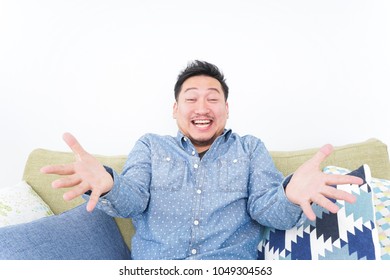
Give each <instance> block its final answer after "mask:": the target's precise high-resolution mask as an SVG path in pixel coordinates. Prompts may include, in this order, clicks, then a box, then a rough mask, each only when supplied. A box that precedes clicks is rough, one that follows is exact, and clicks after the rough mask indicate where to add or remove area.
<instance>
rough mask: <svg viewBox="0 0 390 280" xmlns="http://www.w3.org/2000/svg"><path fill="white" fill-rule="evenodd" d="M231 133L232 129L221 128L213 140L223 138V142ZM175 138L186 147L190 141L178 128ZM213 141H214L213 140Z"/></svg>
mask: <svg viewBox="0 0 390 280" xmlns="http://www.w3.org/2000/svg"><path fill="white" fill-rule="evenodd" d="M231 134H232V130H231V129H226V128H225V129H224V130H223V133H222V134H221V135H220V136H219V137H218V138H217V139H216V140H215V141H218V140H219V139H220V138H223V139H224V142H226V141H227V140H228V139H229V137H230V135H231ZM176 140H177V141H178V143H180V144H181V146H182V147H183V148H184V149H186V148H187V147H188V144H189V143H190V142H191V141H190V140H189V139H188V137H187V136H185V135H184V134H183V133H182V132H181V131H180V130H179V131H178V132H177V136H176ZM215 141H214V142H215Z"/></svg>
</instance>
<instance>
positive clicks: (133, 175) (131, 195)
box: [97, 138, 151, 218]
mask: <svg viewBox="0 0 390 280" xmlns="http://www.w3.org/2000/svg"><path fill="white" fill-rule="evenodd" d="M106 170H107V171H108V172H109V173H110V174H111V175H112V177H113V179H114V186H113V188H112V189H111V190H110V191H109V192H108V193H106V194H105V195H103V196H101V197H100V198H99V202H98V204H97V208H99V209H101V210H103V211H105V212H106V213H107V214H109V215H111V216H114V217H122V218H129V217H134V216H136V215H139V214H141V213H143V212H144V211H145V209H146V208H147V206H148V203H149V197H150V192H149V186H150V180H151V157H150V148H149V145H148V141H147V139H145V138H141V139H140V140H138V141H137V143H136V144H135V146H134V148H133V150H132V151H131V153H130V154H129V156H128V158H127V160H126V163H125V165H124V168H123V171H122V173H121V174H118V173H117V172H115V170H113V169H111V168H109V167H106Z"/></svg>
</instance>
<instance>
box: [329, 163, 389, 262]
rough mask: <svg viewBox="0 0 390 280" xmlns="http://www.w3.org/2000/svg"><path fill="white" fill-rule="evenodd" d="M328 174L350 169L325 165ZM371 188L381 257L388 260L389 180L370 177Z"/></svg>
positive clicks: (340, 172) (343, 172) (345, 172)
mask: <svg viewBox="0 0 390 280" xmlns="http://www.w3.org/2000/svg"><path fill="white" fill-rule="evenodd" d="M324 172H325V173H328V174H347V173H349V172H350V170H348V169H346V168H342V167H337V166H327V167H325V168H324ZM368 184H369V186H370V187H371V189H372V193H373V200H374V206H375V221H376V226H377V228H378V235H379V243H380V245H381V259H382V260H390V181H389V180H385V179H378V178H371V180H370V181H369V182H368Z"/></svg>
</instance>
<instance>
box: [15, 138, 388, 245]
mask: <svg viewBox="0 0 390 280" xmlns="http://www.w3.org/2000/svg"><path fill="white" fill-rule="evenodd" d="M316 151H318V148H313V149H306V150H299V151H271V155H272V157H273V159H274V161H275V164H276V166H277V167H278V168H279V170H280V171H281V172H283V174H284V175H288V174H290V173H292V172H294V171H295V170H296V169H297V167H298V166H300V165H301V164H302V163H303V162H305V161H306V160H307V159H309V158H310V157H311V156H312V155H313V154H314V153H315V152H316ZM97 158H98V159H99V160H100V161H101V162H102V163H103V164H104V165H107V166H110V167H112V168H113V169H115V170H116V171H117V172H120V171H121V168H122V166H123V165H124V162H125V160H126V156H125V155H120V156H102V155H97ZM73 160H74V157H73V154H72V153H71V152H60V151H51V150H47V149H36V150H34V151H32V152H31V154H30V155H29V157H28V159H27V162H26V166H25V170H24V174H23V179H24V180H25V181H26V182H27V183H28V184H29V185H30V186H31V187H32V188H33V189H34V190H35V192H36V193H37V194H38V195H39V196H40V197H41V198H42V199H43V200H44V201H45V202H46V203H47V204H48V205H49V206H50V208H51V209H52V211H53V212H54V213H55V214H59V213H62V212H64V211H65V210H68V209H71V208H74V207H76V206H77V205H80V204H81V203H83V202H84V200H83V199H81V198H79V199H75V200H73V201H71V202H66V201H64V200H63V199H62V195H63V193H64V190H58V189H53V188H51V182H52V181H53V180H55V179H56V176H55V175H44V174H42V173H40V171H39V170H40V168H41V167H42V166H45V165H49V164H60V163H68V162H72V161H73ZM362 164H368V165H369V166H370V169H371V174H372V176H373V177H376V178H383V179H389V180H390V162H389V154H388V151H387V146H386V145H385V144H384V143H382V142H381V141H379V140H377V139H369V140H367V141H364V142H361V143H354V144H349V145H344V146H338V147H335V151H334V152H333V153H332V155H331V156H330V157H329V158H328V159H326V161H325V162H324V163H323V166H327V165H335V166H340V167H344V168H348V169H351V170H352V169H355V168H357V167H359V166H361V165H362ZM116 222H117V224H118V227H119V230H120V232H121V234H122V236H123V237H124V240H125V242H126V244H127V245H128V246H129V247H130V245H131V244H130V243H131V237H132V235H133V234H134V228H133V226H132V224H131V220H130V219H121V218H116Z"/></svg>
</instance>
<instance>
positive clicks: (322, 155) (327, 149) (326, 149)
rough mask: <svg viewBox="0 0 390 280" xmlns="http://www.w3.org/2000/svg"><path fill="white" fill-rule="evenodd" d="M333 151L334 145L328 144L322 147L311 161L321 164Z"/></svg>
mask: <svg viewBox="0 0 390 280" xmlns="http://www.w3.org/2000/svg"><path fill="white" fill-rule="evenodd" d="M332 152H333V146H332V145H330V144H326V145H324V146H322V147H321V149H320V150H319V151H318V152H317V153H316V154H315V155H314V156H313V157H312V158H311V161H313V162H314V163H315V165H316V166H318V167H319V166H320V164H321V163H322V162H323V161H324V160H325V159H326V158H327V157H328V156H329V155H330V154H331V153H332Z"/></svg>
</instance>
